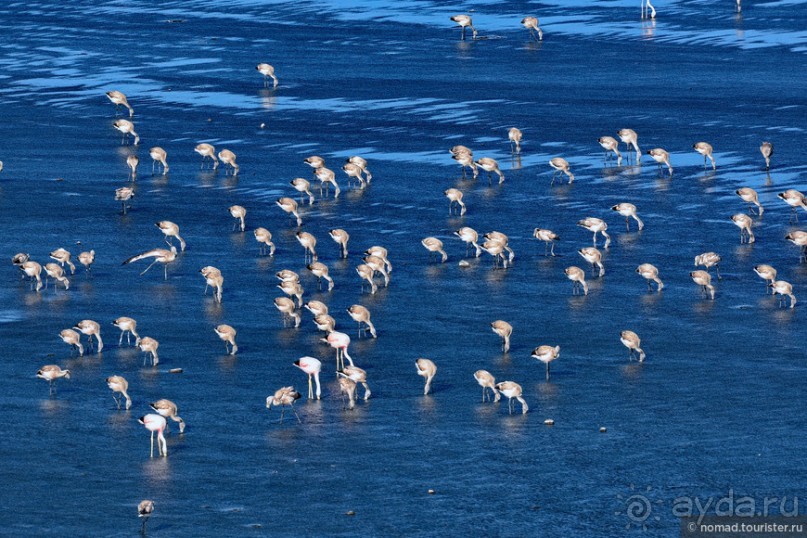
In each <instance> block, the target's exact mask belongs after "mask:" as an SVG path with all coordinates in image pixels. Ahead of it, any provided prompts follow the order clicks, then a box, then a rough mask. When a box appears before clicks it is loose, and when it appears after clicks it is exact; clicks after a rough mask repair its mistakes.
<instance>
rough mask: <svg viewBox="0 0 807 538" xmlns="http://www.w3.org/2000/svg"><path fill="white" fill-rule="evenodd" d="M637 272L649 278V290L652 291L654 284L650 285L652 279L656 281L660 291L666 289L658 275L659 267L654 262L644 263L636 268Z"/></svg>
mask: <svg viewBox="0 0 807 538" xmlns="http://www.w3.org/2000/svg"><path fill="white" fill-rule="evenodd" d="M636 272H637V273H639V274H640V275H641V276H642V278H644V279H646V280H647V290H648V291H652V289H653V288H652V286H651V285H650V281H653V282H655V283H656V286H657V288H658V291H661V290H662V289H664V282H662V281H661V279H660V278H659V276H658V268H657V267H656V266H655V265H653V264H652V263H643V264H642V265H640V266H639V267H637V268H636Z"/></svg>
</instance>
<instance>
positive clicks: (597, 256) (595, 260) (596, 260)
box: [577, 247, 605, 276]
mask: <svg viewBox="0 0 807 538" xmlns="http://www.w3.org/2000/svg"><path fill="white" fill-rule="evenodd" d="M577 253H578V254H580V255H581V256H582V257H583V259H584V260H586V261H587V262H588V263H590V264H591V270H592V271H593V270H594V267H598V268H599V269H600V274H599V276H603V275H604V274H605V266H604V265H603V264H602V252H600V251H599V250H598V249H597V247H585V248H581V249H580V250H578V251H577Z"/></svg>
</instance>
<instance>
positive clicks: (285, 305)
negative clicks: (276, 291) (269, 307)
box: [274, 297, 300, 329]
mask: <svg viewBox="0 0 807 538" xmlns="http://www.w3.org/2000/svg"><path fill="white" fill-rule="evenodd" d="M274 303H275V308H277V309H278V310H279V311H280V313H281V314H283V327H284V328H285V327H286V324H287V322H288V320H289V318H291V319H293V320H294V328H295V329H296V328H297V327H299V326H300V313H299V312H297V306H296V305H295V303H294V300H293V299H289V298H288V297H275V299H274Z"/></svg>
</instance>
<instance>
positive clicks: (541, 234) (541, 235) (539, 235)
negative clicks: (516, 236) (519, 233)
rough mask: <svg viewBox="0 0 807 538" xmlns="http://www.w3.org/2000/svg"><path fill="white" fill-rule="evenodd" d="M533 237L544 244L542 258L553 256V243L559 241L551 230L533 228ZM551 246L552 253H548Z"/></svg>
mask: <svg viewBox="0 0 807 538" xmlns="http://www.w3.org/2000/svg"><path fill="white" fill-rule="evenodd" d="M532 235H533V237H535V238H536V239H538V240H540V241H543V242H544V247H545V248H544V256H549V255H551V256H555V241H558V240H560V236H558V234H556V233H555V232H553V231H552V230H547V229H544V228H535V229H534V230H533V231H532ZM550 244H551V245H552V252H551V253H550V252H549V245H550Z"/></svg>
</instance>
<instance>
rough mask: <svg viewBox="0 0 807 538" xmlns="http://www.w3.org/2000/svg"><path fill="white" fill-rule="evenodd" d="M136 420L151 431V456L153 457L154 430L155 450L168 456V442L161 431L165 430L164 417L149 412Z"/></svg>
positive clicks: (161, 454)
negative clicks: (155, 433) (155, 436)
mask: <svg viewBox="0 0 807 538" xmlns="http://www.w3.org/2000/svg"><path fill="white" fill-rule="evenodd" d="M137 421H138V422H139V423H140V424H142V425H143V426H145V427H146V429H147V430H148V431H150V432H151V456H150V457H152V458H153V457H154V432H157V450H158V452H159V454H160V456H168V444H167V443H166V442H165V436H164V435H163V431H164V430H165V426H166V423H165V417H161V416H160V415H155V414H154V413H149V414H148V415H145V416H142V417H140V418H139V419H137Z"/></svg>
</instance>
